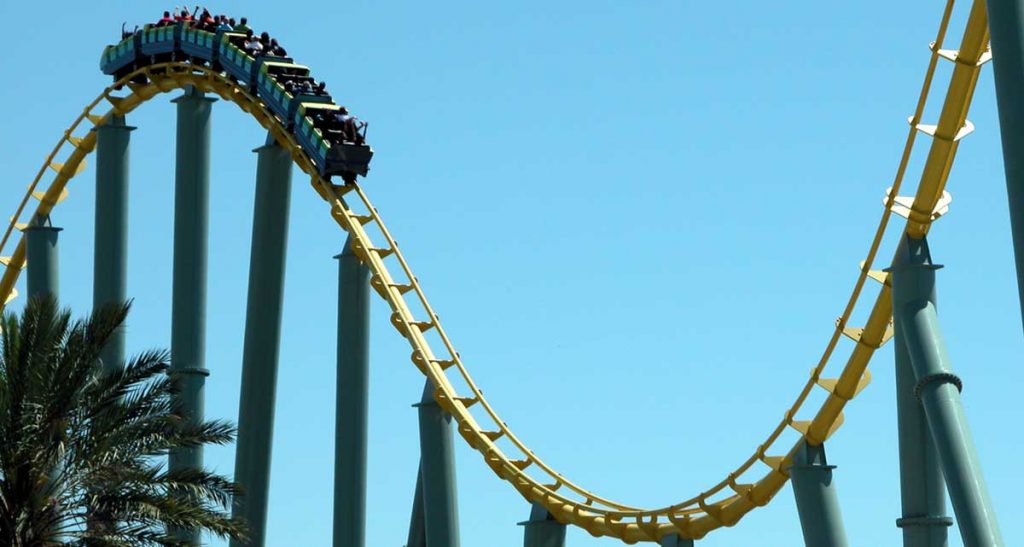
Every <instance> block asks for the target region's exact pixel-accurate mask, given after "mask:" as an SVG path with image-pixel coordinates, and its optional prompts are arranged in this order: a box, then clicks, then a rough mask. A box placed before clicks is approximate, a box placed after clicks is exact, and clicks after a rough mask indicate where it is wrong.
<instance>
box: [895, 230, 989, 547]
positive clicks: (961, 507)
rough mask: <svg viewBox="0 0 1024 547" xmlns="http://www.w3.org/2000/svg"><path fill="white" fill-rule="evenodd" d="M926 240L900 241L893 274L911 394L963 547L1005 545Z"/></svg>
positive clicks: (934, 266)
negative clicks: (943, 327)
mask: <svg viewBox="0 0 1024 547" xmlns="http://www.w3.org/2000/svg"><path fill="white" fill-rule="evenodd" d="M939 268H941V266H938V265H935V264H934V263H933V262H932V258H931V253H930V252H929V249H928V241H927V238H924V237H922V238H920V239H915V238H912V237H910V236H904V238H903V240H902V242H901V244H900V249H899V250H898V251H897V254H896V260H895V261H894V262H893V267H892V268H890V269H889V271H890V272H891V273H892V288H893V289H892V292H893V316H894V320H895V321H896V322H897V323H898V324H899V326H900V334H901V336H900V338H901V339H900V340H897V342H896V343H898V344H905V345H906V348H907V353H908V354H909V356H910V363H911V365H912V366H913V368H914V375H915V379H916V385H915V388H914V393H915V395H916V396H917V398H918V399H920V401H921V404H922V406H923V407H924V415H925V420H926V422H927V424H928V429H929V431H930V432H931V436H932V439H933V440H934V442H935V448H936V449H937V452H938V456H939V462H940V464H941V466H942V472H943V475H944V476H945V479H946V488H947V490H948V491H949V497H950V499H951V501H952V503H953V512H954V513H955V514H956V520H957V525H958V526H959V528H960V535H961V537H962V538H963V540H964V544H965V545H967V546H986V547H998V546H1001V545H1004V544H1003V540H1002V537H1001V535H1000V532H999V525H998V523H997V522H996V515H995V511H994V510H993V508H992V500H991V498H990V497H989V494H988V489H987V488H986V486H985V479H984V478H983V477H982V474H981V465H980V463H979V461H978V455H977V453H976V452H975V449H974V441H973V439H972V438H971V432H970V429H969V427H968V425H967V416H966V415H965V414H964V409H963V405H962V404H961V402H960V391H961V389H962V388H963V384H962V383H961V381H960V378H959V377H957V376H956V375H955V374H953V369H952V367H951V365H950V362H949V356H948V355H947V353H946V344H945V341H944V340H943V338H942V333H941V331H940V330H939V322H938V315H937V314H936V308H935V271H936V270H937V269H939Z"/></svg>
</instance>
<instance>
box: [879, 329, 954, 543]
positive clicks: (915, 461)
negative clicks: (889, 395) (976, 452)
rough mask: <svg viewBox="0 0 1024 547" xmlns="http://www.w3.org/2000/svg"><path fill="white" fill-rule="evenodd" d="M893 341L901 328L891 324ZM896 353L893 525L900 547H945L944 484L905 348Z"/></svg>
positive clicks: (899, 347) (949, 522) (948, 522)
mask: <svg viewBox="0 0 1024 547" xmlns="http://www.w3.org/2000/svg"><path fill="white" fill-rule="evenodd" d="M893 326H894V328H895V331H896V340H897V341H900V340H903V327H902V326H901V325H900V324H899V322H896V323H895V324H894V325H893ZM893 348H895V353H896V419H897V426H898V430H899V453H900V496H901V502H902V509H903V513H902V515H901V517H900V518H899V519H896V526H897V527H899V528H900V529H902V530H903V545H904V547H946V546H947V545H948V544H949V542H948V538H947V530H946V529H947V528H948V527H950V526H952V524H953V519H952V518H950V517H948V516H946V485H945V484H944V483H943V479H942V469H941V468H940V467H939V456H938V454H936V452H935V443H934V442H933V441H932V434H931V432H929V431H928V423H927V422H926V421H925V418H924V408H923V407H922V406H921V401H919V400H918V399H917V394H916V393H915V391H914V388H915V387H916V386H917V376H916V375H915V374H914V367H913V365H911V363H910V354H909V353H907V345H906V344H903V343H895V344H893Z"/></svg>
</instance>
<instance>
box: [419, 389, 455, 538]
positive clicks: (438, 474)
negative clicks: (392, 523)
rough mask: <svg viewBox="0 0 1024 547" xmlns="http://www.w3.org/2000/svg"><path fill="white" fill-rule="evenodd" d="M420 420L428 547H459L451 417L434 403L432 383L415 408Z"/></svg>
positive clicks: (421, 467)
mask: <svg viewBox="0 0 1024 547" xmlns="http://www.w3.org/2000/svg"><path fill="white" fill-rule="evenodd" d="M414 406H416V407H417V408H418V409H419V420H420V471H421V472H422V473H423V515H424V521H425V522H426V536H427V547H459V505H458V500H457V499H456V491H455V449H454V447H453V446H452V424H451V421H452V417H451V416H449V415H448V414H447V413H446V412H445V411H444V410H442V409H441V405H439V404H437V401H435V400H434V386H433V384H431V383H430V380H427V381H426V385H424V386H423V397H422V398H421V399H420V402H419V403H418V404H416V405H414Z"/></svg>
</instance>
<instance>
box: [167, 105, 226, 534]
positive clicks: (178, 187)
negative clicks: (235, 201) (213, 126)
mask: <svg viewBox="0 0 1024 547" xmlns="http://www.w3.org/2000/svg"><path fill="white" fill-rule="evenodd" d="M214 101H215V99H212V98H207V97H206V96H204V95H203V93H202V92H201V91H197V90H196V89H194V88H192V87H189V88H187V89H186V90H185V94H184V95H182V96H181V97H178V98H177V99H174V101H173V102H174V103H176V104H177V105H178V141H177V163H176V169H177V171H176V173H175V188H174V274H173V277H174V279H173V284H172V291H173V293H172V300H173V302H172V304H171V370H170V374H171V375H172V377H173V378H174V379H175V381H176V382H177V384H178V389H179V394H178V406H179V408H180V409H181V411H182V412H183V413H184V414H185V416H187V417H188V419H190V420H192V421H194V422H199V421H202V420H203V419H204V415H205V412H204V411H205V409H204V405H203V392H204V388H205V385H206V377H207V376H209V374H210V373H209V371H208V370H206V366H205V365H206V265H207V243H208V239H207V235H208V231H209V210H210V203H209V202H210V111H211V110H212V107H213V103H214ZM202 465H203V451H202V447H194V448H182V449H177V450H174V451H172V452H171V454H170V458H169V466H170V468H171V469H172V470H177V469H189V468H191V469H197V468H200V467H202ZM176 534H177V536H178V537H179V538H180V539H182V540H185V541H186V542H187V543H188V544H189V545H199V542H200V534H199V532H198V531H195V530H178V531H177V532H176Z"/></svg>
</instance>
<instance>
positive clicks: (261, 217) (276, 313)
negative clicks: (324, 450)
mask: <svg viewBox="0 0 1024 547" xmlns="http://www.w3.org/2000/svg"><path fill="white" fill-rule="evenodd" d="M254 152H256V153H257V158H258V159H257V165H256V199H255V205H254V207H253V220H252V250H251V251H250V254H249V294H248V298H247V300H246V313H245V341H244V342H243V349H242V387H241V396H240V398H239V403H238V441H237V444H236V449H235V481H237V482H238V483H240V484H241V485H242V486H243V487H244V488H245V494H244V495H243V496H240V497H238V498H236V499H235V500H234V507H233V508H232V509H233V513H232V514H233V516H236V517H241V518H244V519H245V520H246V521H247V522H248V523H249V541H246V542H242V541H237V540H232V541H231V545H232V546H234V547H242V546H245V545H248V546H252V547H263V546H264V545H265V544H266V529H267V500H268V498H269V495H270V460H271V452H272V448H273V441H274V408H275V404H276V401H277V369H278V360H279V354H280V347H281V308H282V306H283V305H284V270H285V259H286V255H287V253H286V249H287V245H288V209H289V205H290V203H291V185H292V158H291V154H290V153H289V152H288V151H287V150H285V149H284V148H283V147H281V146H280V145H278V144H277V142H276V141H275V140H274V138H273V137H272V136H270V135H268V136H267V142H266V144H265V145H263V146H261V147H259V148H257V149H256V150H254Z"/></svg>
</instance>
